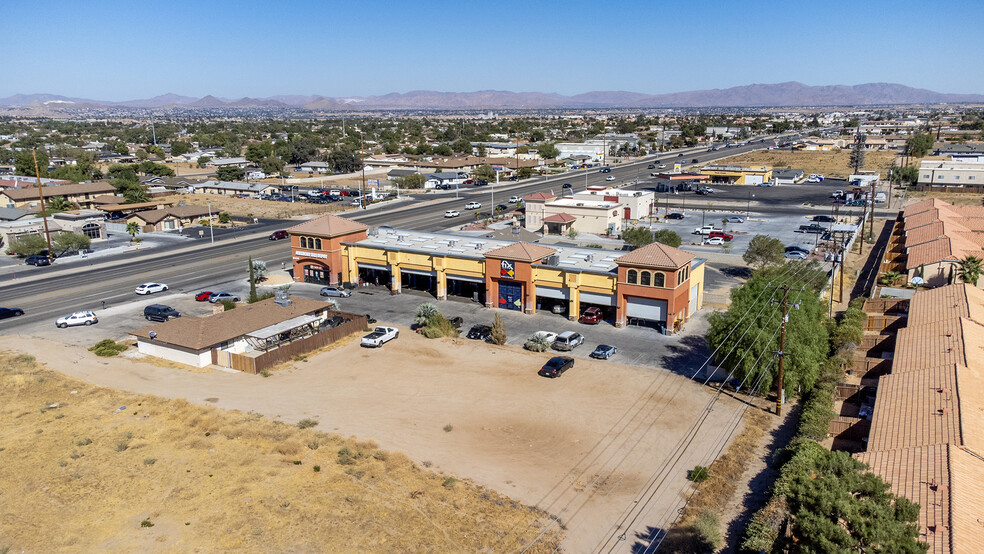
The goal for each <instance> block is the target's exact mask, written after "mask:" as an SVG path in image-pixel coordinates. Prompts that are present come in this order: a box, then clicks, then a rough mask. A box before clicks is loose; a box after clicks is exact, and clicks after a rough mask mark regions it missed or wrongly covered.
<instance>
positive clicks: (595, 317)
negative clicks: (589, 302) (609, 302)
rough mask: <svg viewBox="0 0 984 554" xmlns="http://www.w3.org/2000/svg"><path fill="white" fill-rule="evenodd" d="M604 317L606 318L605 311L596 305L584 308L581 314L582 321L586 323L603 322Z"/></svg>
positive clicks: (595, 323)
mask: <svg viewBox="0 0 984 554" xmlns="http://www.w3.org/2000/svg"><path fill="white" fill-rule="evenodd" d="M603 319H605V312H603V311H602V310H601V308H598V307H596V306H591V307H589V308H588V309H586V310H584V313H583V314H581V323H586V324H588V325H597V324H598V323H601V321H602V320H603Z"/></svg>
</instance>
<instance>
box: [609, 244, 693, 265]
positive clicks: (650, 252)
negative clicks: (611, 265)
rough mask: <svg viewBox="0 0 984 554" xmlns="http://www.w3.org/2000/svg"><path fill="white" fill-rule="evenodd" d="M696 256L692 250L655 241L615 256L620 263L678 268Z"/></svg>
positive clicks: (616, 261)
mask: <svg viewBox="0 0 984 554" xmlns="http://www.w3.org/2000/svg"><path fill="white" fill-rule="evenodd" d="M695 257H696V256H694V255H693V254H691V253H690V252H684V251H683V250H680V249H679V248H673V247H672V246H667V245H665V244H661V243H658V242H654V243H651V244H647V245H646V246H643V247H641V248H636V249H635V250H633V251H632V252H629V253H628V254H624V255H622V256H619V257H618V258H615V263H617V264H618V265H631V266H645V267H661V268H672V269H676V268H678V267H683V266H685V265H687V264H688V263H690V261H691V260H693V259H694V258H695Z"/></svg>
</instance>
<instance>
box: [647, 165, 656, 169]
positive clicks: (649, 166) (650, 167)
mask: <svg viewBox="0 0 984 554" xmlns="http://www.w3.org/2000/svg"><path fill="white" fill-rule="evenodd" d="M646 169H656V166H655V165H653V164H649V165H648V166H646Z"/></svg>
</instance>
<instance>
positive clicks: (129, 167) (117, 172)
mask: <svg viewBox="0 0 984 554" xmlns="http://www.w3.org/2000/svg"><path fill="white" fill-rule="evenodd" d="M138 168H139V166H137V165H135V164H113V165H111V166H109V170H108V171H107V173H108V175H109V178H110V179H119V180H120V181H126V182H129V183H139V182H140V179H139V178H138V177H137V169H138ZM114 186H115V185H114Z"/></svg>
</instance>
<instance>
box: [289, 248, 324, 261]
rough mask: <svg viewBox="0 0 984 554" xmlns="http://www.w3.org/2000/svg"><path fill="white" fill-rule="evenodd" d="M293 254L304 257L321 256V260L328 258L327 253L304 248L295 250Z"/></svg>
mask: <svg viewBox="0 0 984 554" xmlns="http://www.w3.org/2000/svg"><path fill="white" fill-rule="evenodd" d="M294 254H296V255H298V256H304V257H306V258H321V259H322V260H327V259H328V254H322V253H321V252H306V251H304V250H295V251H294Z"/></svg>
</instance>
